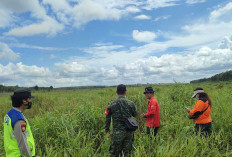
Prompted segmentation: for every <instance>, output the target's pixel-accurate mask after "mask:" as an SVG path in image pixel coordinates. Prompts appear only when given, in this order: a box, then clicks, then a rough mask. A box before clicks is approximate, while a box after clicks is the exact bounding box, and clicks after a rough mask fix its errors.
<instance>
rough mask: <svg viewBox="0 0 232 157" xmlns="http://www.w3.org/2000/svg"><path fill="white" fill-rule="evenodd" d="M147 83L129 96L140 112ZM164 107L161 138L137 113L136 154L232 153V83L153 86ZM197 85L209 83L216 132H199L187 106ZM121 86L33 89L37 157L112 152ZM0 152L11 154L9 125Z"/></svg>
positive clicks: (1, 101) (3, 100)
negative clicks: (108, 111) (112, 122)
mask: <svg viewBox="0 0 232 157" xmlns="http://www.w3.org/2000/svg"><path fill="white" fill-rule="evenodd" d="M144 87H145V86H140V87H128V88H127V97H128V99H130V100H132V101H134V102H135V104H136V107H137V111H138V115H140V114H141V113H143V112H146V109H147V100H146V98H145V96H144V95H143V91H144ZM152 87H153V88H154V89H155V91H156V93H155V98H156V99H157V101H158V102H159V105H160V118H161V127H160V130H159V132H158V135H157V138H156V139H150V138H149V137H148V136H146V134H145V120H144V119H142V118H141V117H139V116H138V117H137V118H136V119H137V121H138V123H139V129H138V130H137V131H136V132H135V141H134V144H133V147H134V149H133V154H132V156H136V157H151V156H160V157H175V156H181V157H182V156H187V157H191V156H198V157H199V156H212V157H215V156H220V157H221V156H222V157H223V156H228V157H229V156H232V131H231V130H232V118H231V115H232V84H231V83H205V84H200V85H198V84H172V85H152ZM196 87H203V88H204V90H205V91H206V92H207V93H208V95H209V96H210V98H211V100H212V103H213V108H212V114H211V116H212V119H213V128H212V136H211V137H210V138H207V139H204V138H200V137H199V136H196V135H195V134H193V131H194V123H193V121H192V120H189V119H188V117H187V112H186V109H185V107H191V108H193V105H194V103H195V100H194V99H192V98H191V96H192V93H193V90H194V89H195V88H196ZM115 91H116V88H105V89H96V90H94V89H92V90H68V91H51V92H33V93H32V94H33V95H35V98H34V99H33V106H32V109H31V110H27V111H26V112H25V115H26V117H27V118H28V120H29V122H30V125H31V127H32V131H33V135H34V138H35V142H36V152H37V155H39V156H41V157H42V156H43V157H63V156H64V157H70V156H75V157H79V156H84V157H85V156H99V157H102V156H108V155H109V154H108V149H109V145H110V139H109V138H108V136H106V135H105V134H104V126H105V115H104V112H105V108H106V105H107V103H108V102H109V101H110V100H112V99H115V98H116V97H117V95H116V92H115ZM10 94H11V93H4V94H1V93H0V108H1V110H0V117H1V120H0V122H1V124H3V118H4V115H5V114H6V113H7V112H8V110H10V109H11V101H10ZM0 135H1V136H0V156H5V153H4V147H3V125H1V127H0Z"/></svg>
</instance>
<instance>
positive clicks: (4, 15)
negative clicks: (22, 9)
mask: <svg viewBox="0 0 232 157" xmlns="http://www.w3.org/2000/svg"><path fill="white" fill-rule="evenodd" d="M0 17H1V18H0V28H1V27H2V28H4V27H7V26H9V25H10V23H11V22H13V15H12V13H11V12H10V11H7V10H4V9H0Z"/></svg>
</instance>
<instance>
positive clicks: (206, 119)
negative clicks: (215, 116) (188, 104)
mask: <svg viewBox="0 0 232 157" xmlns="http://www.w3.org/2000/svg"><path fill="white" fill-rule="evenodd" d="M208 106H209V102H208V101H206V102H204V101H202V100H197V102H196V104H195V105H194V109H193V110H190V112H189V114H190V116H193V115H194V113H195V112H197V111H204V110H205V109H206V108H207V107H208ZM210 114H211V106H209V107H208V109H207V110H206V111H205V112H204V113H203V114H202V115H200V116H199V117H198V118H197V119H194V121H195V123H196V124H206V123H210V122H212V119H211V116H210Z"/></svg>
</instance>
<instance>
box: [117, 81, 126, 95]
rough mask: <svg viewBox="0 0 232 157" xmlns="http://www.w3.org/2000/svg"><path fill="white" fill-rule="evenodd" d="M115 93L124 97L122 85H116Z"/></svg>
mask: <svg viewBox="0 0 232 157" xmlns="http://www.w3.org/2000/svg"><path fill="white" fill-rule="evenodd" d="M116 92H117V94H118V95H126V86H125V85H124V84H120V85H118V86H117V91H116Z"/></svg>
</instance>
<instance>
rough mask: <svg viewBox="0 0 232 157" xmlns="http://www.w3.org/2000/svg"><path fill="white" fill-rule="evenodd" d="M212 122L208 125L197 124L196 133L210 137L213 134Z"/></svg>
mask: <svg viewBox="0 0 232 157" xmlns="http://www.w3.org/2000/svg"><path fill="white" fill-rule="evenodd" d="M211 126H212V124H211V122H210V123H206V124H196V125H195V130H196V132H199V131H200V133H201V136H205V137H207V136H209V135H210V134H211Z"/></svg>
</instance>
